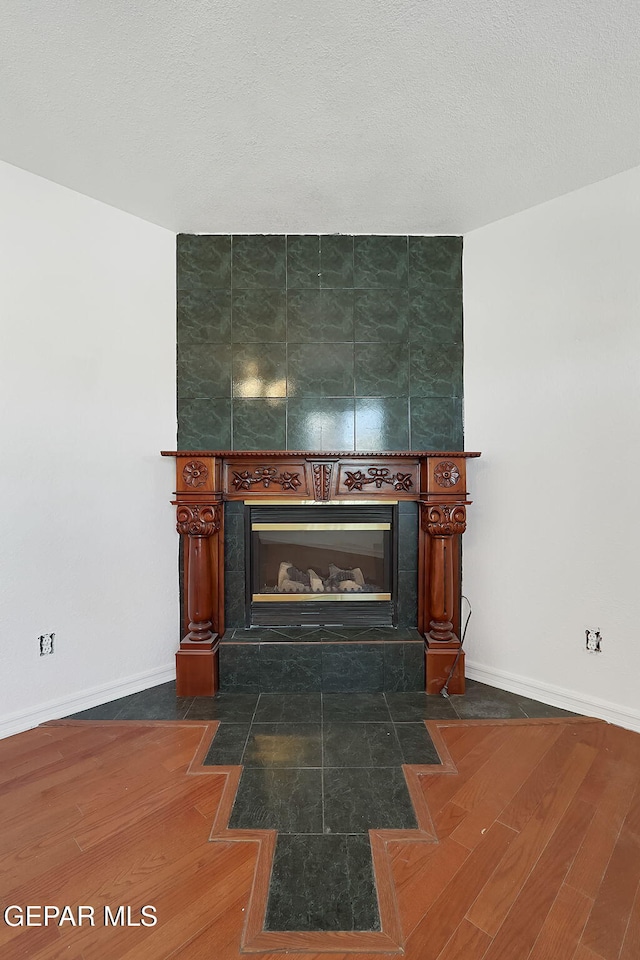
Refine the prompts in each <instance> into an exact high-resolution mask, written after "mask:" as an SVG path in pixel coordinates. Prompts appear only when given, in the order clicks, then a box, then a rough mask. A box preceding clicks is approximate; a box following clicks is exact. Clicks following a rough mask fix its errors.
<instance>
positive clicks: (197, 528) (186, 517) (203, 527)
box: [176, 503, 220, 537]
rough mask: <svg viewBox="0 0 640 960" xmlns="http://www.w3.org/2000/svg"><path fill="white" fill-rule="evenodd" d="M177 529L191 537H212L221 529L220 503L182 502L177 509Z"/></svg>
mask: <svg viewBox="0 0 640 960" xmlns="http://www.w3.org/2000/svg"><path fill="white" fill-rule="evenodd" d="M176 519H177V523H176V530H177V531H178V533H181V534H187V535H188V536H190V537H212V536H213V534H214V533H217V532H218V530H219V529H220V504H217V503H207V504H202V503H193V504H186V503H181V504H180V505H179V506H178V508H177V510H176Z"/></svg>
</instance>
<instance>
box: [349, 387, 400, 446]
mask: <svg viewBox="0 0 640 960" xmlns="http://www.w3.org/2000/svg"><path fill="white" fill-rule="evenodd" d="M408 449H409V402H408V400H407V399H406V398H405V397H385V398H378V399H367V400H362V399H358V400H356V450H376V451H377V450H408Z"/></svg>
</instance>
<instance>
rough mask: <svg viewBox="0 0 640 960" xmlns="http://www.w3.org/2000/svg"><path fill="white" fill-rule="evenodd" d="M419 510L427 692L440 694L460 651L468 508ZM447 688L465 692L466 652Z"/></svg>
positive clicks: (429, 506)
mask: <svg viewBox="0 0 640 960" xmlns="http://www.w3.org/2000/svg"><path fill="white" fill-rule="evenodd" d="M420 508H421V528H422V531H423V534H426V538H425V539H426V543H425V547H426V549H425V562H424V576H425V579H426V583H425V588H426V597H425V601H426V602H425V609H424V616H425V622H424V626H423V631H424V634H425V640H426V645H427V651H426V691H427V693H439V692H440V690H441V689H442V687H443V686H444V684H445V682H446V680H447V677H448V675H449V672H450V670H451V669H452V667H453V665H454V663H455V659H456V657H457V656H458V653H459V651H460V640H459V638H458V636H457V634H456V631H455V627H454V623H455V622H456V620H457V611H458V606H459V603H460V582H459V580H460V576H459V568H458V558H459V552H458V542H457V538H458V537H459V536H460V534H462V533H464V531H465V528H466V508H465V505H464V504H461V503H431V502H422V503H421V504H420ZM448 689H449V692H450V693H464V654H463V653H460V656H459V657H458V662H457V664H456V668H455V671H454V673H453V676H452V678H451V681H450V683H449V688H448Z"/></svg>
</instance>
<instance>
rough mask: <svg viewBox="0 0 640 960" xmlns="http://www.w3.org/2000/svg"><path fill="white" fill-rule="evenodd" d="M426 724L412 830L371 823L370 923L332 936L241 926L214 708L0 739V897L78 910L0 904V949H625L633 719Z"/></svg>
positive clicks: (252, 874) (172, 954)
mask: <svg viewBox="0 0 640 960" xmlns="http://www.w3.org/2000/svg"><path fill="white" fill-rule="evenodd" d="M427 726H428V728H429V731H430V733H431V735H432V737H433V739H434V742H435V744H436V746H437V747H438V750H439V752H440V755H441V757H442V759H443V761H444V763H443V764H442V765H440V766H422V767H415V766H414V767H406V768H405V773H406V775H407V782H408V785H409V789H410V791H411V794H412V797H413V799H414V804H415V805H416V808H417V809H418V811H419V823H420V827H421V830H420V831H407V832H405V833H404V834H403V833H401V832H399V831H390V830H387V831H372V837H371V839H372V846H373V850H374V861H375V864H376V874H377V882H378V891H379V899H380V906H381V916H382V920H383V931H382V933H368V934H357V933H350V934H348V935H347V934H340V933H333V934H329V933H324V934H322V933H320V934H295V933H293V934H275V935H274V934H264V933H262V932H261V926H260V923H259V922H258V923H257V925H256V918H258V920H259V918H260V917H261V916H263V915H264V900H265V897H266V890H267V888H268V874H269V870H270V855H271V851H272V849H273V841H274V833H273V831H262V832H261V831H231V830H228V829H227V826H226V824H227V819H228V816H229V813H230V810H231V805H232V803H233V796H234V792H235V788H236V786H237V782H238V772H239V768H238V767H226V768H223V767H203V766H202V760H203V758H204V756H205V754H206V751H207V749H208V746H209V744H210V741H211V738H212V736H213V734H214V732H215V729H216V728H217V722H215V721H214V722H199V721H181V722H165V721H160V722H138V721H132V722H127V721H118V722H96V721H93V722H81V721H73V722H68V721H61V722H59V723H56V724H50V725H46V726H43V727H40V728H38V729H36V730H31V731H28V732H27V733H23V734H20V735H19V736H16V737H12V738H10V739H8V740H5V741H2V742H0V817H1V822H2V831H1V834H0V877H1V880H0V890H1V891H2V895H1V901H2V910H3V911H4V910H5V908H6V907H8V906H11V905H15V906H16V907H20V908H22V909H24V908H25V907H26V906H27V905H32V906H34V907H36V906H37V907H42V906H44V905H52V906H57V907H58V908H60V909H62V908H63V907H64V906H69V907H71V908H72V910H73V911H74V913H75V912H76V911H77V907H78V905H84V906H87V907H89V906H91V907H93V909H94V922H95V926H90V925H88V924H87V922H86V921H85V922H84V923H83V924H82V925H75V926H74V925H72V924H71V923H70V922H66V923H65V924H64V925H62V926H57V925H56V924H55V921H54V922H53V924H52V925H49V926H46V927H45V926H30V927H25V926H10V925H9V923H7V922H5V921H4V920H2V919H1V918H0V955H1V956H2V957H3V958H4V960H14V958H28V960H58V958H62V957H65V958H69V960H170V958H176V960H178V958H179V960H232V958H235V957H239V956H240V954H241V953H243V952H244V953H247V952H253V953H256V952H259V953H260V954H261V956H263V957H265V958H273V960H275V958H277V957H281V956H282V952H281V951H283V950H284V949H285V948H286V947H287V945H288V948H289V950H290V951H291V952H289V953H288V957H289V958H294V960H295V958H296V957H299V958H300V960H302V958H305V960H310V957H312V956H316V957H320V956H321V957H323V958H327V960H328V958H332V960H357V958H359V960H365V958H371V960H373V958H375V957H379V956H380V955H381V953H385V952H387V953H393V952H395V953H398V952H400V951H401V950H404V954H405V956H406V957H407V958H408V960H481V958H482V960H637V958H638V957H640V737H639V736H638V735H637V734H634V733H631V732H629V731H626V730H622V729H620V728H617V727H613V726H610V725H607V724H605V723H601V722H599V721H591V720H564V719H563V720H528V719H527V720H506V721H502V720H472V721H465V720H446V721H444V720H433V721H427ZM210 838H211V839H212V840H213V841H214V842H209V841H210ZM434 838H437V840H436V839H434ZM144 905H151V906H153V907H154V908H155V911H156V915H157V925H155V926H152V927H149V926H143V925H137V926H133V925H132V926H126V925H123V926H121V925H117V926H105V925H104V907H105V906H109V907H110V908H111V911H112V913H113V914H115V913H116V910H117V908H118V907H119V906H125V907H126V906H130V907H131V908H132V909H131V922H132V923H137V924H139V923H141V915H140V909H141V907H143V906H144ZM17 916H18V911H16V910H13V911H11V910H10V911H9V914H8V917H9V919H10V920H12V921H13V922H15V919H16V918H17ZM32 916H33V918H34V919H35V920H36V921H39V922H42V921H41V912H40V915H39V914H38V913H37V912H36V911H32ZM121 916H122V915H121ZM124 917H126V912H125V913H124ZM145 919H147V918H145ZM265 938H266V939H265ZM269 938H271V939H269ZM274 938H275V939H274ZM358 938H360V939H358ZM274 945H275V946H276V947H277V951H274V949H273V946H274Z"/></svg>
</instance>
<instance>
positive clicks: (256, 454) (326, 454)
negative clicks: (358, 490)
mask: <svg viewBox="0 0 640 960" xmlns="http://www.w3.org/2000/svg"><path fill="white" fill-rule="evenodd" d="M161 456H163V457H241V458H242V459H245V458H246V459H252V460H253V459H257V460H262V459H264V457H303V458H304V459H305V460H332V459H333V458H335V459H337V460H341V459H343V458H344V459H346V458H348V459H349V460H360V459H363V460H370V459H372V458H373V457H375V458H378V459H380V458H383V459H385V460H388V459H394V460H396V459H399V460H412V459H413V460H421V459H424V458H425V457H430V458H431V457H463V458H464V459H470V458H471V457H479V456H481V454H480V453H479V452H477V451H464V450H357V451H356V450H162V451H161Z"/></svg>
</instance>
